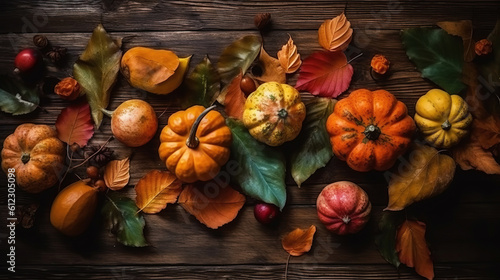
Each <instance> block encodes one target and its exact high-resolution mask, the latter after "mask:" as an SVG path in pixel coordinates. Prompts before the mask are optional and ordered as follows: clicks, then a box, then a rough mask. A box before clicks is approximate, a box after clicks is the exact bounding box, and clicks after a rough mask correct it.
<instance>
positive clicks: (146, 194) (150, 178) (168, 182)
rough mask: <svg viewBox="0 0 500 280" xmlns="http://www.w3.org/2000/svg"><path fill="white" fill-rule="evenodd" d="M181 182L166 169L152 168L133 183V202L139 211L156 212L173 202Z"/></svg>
mask: <svg viewBox="0 0 500 280" xmlns="http://www.w3.org/2000/svg"><path fill="white" fill-rule="evenodd" d="M181 186H182V183H181V181H179V180H178V179H177V177H175V175H174V174H172V173H170V172H168V171H160V170H152V171H150V172H148V174H146V175H144V177H142V178H141V179H140V180H139V182H137V185H135V193H136V194H137V196H136V198H135V204H136V205H137V207H138V208H139V210H140V211H142V212H144V213H147V214H156V213H158V212H160V211H161V210H162V209H164V208H165V207H166V206H167V204H168V203H175V202H176V201H177V197H178V196H179V194H180V193H181V190H182V188H181Z"/></svg>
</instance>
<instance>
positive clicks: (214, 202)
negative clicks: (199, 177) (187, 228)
mask: <svg viewBox="0 0 500 280" xmlns="http://www.w3.org/2000/svg"><path fill="white" fill-rule="evenodd" d="M178 203H179V204H180V205H181V206H182V207H183V208H184V209H185V210H186V211H187V212H189V213H190V214H191V215H193V216H195V217H196V219H197V220H198V221H200V222H201V223H202V224H204V225H206V226H207V227H209V228H212V229H216V228H218V227H221V226H223V225H225V224H227V223H229V222H231V221H232V220H234V219H235V218H236V216H237V215H238V212H239V211H240V209H241V208H242V207H243V205H244V204H245V196H244V195H242V194H241V193H239V192H237V191H235V190H234V189H233V188H231V187H230V186H219V185H218V184H216V183H215V182H213V181H209V182H203V183H199V184H197V185H187V186H186V187H184V190H182V192H181V195H180V196H179V201H178Z"/></svg>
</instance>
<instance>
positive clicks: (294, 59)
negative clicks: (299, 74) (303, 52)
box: [278, 36, 302, 74]
mask: <svg viewBox="0 0 500 280" xmlns="http://www.w3.org/2000/svg"><path fill="white" fill-rule="evenodd" d="M278 61H279V62H280V65H281V67H282V68H283V69H284V70H285V73H287V74H291V73H294V72H295V71H297V70H299V68H300V65H302V60H301V59H300V54H299V53H298V52H297V46H296V45H295V44H294V43H293V40H292V36H290V38H288V42H287V43H286V44H284V45H283V47H281V50H280V51H279V52H278Z"/></svg>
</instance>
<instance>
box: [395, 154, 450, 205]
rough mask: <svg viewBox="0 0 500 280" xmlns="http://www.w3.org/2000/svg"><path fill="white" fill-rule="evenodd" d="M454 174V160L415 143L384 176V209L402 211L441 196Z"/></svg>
mask: <svg viewBox="0 0 500 280" xmlns="http://www.w3.org/2000/svg"><path fill="white" fill-rule="evenodd" d="M402 166H404V168H402ZM454 175H455V161H454V160H453V159H452V158H451V157H449V156H447V155H444V154H441V153H440V152H439V151H438V150H436V149H434V148H432V147H429V146H424V145H420V144H415V145H414V146H413V147H412V150H410V151H409V152H408V153H407V156H406V157H405V158H404V159H402V160H400V162H399V164H398V162H397V163H396V164H395V166H394V167H393V169H392V170H391V171H388V172H386V174H385V176H386V178H387V179H389V187H388V188H389V205H388V206H387V208H386V209H385V210H391V211H398V210H402V209H404V208H405V207H407V206H408V205H410V204H412V203H414V202H417V201H421V200H424V199H427V198H430V197H433V196H436V195H438V194H440V193H442V192H443V191H444V190H446V188H448V186H449V184H450V183H451V181H452V180H453V176H454Z"/></svg>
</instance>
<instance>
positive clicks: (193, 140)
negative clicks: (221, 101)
mask: <svg viewBox="0 0 500 280" xmlns="http://www.w3.org/2000/svg"><path fill="white" fill-rule="evenodd" d="M215 107H217V105H212V106H210V107H208V108H207V109H205V111H203V112H201V114H200V115H199V116H198V118H196V120H195V121H194V124H193V126H192V127H191V130H190V131H189V137H188V139H187V140H186V146H188V148H191V149H196V147H198V145H199V144H200V140H199V139H198V137H196V131H197V130H198V126H199V125H200V122H201V120H202V119H203V118H204V117H205V115H206V114H208V112H210V111H212V110H213V109H214V108H215Z"/></svg>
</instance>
